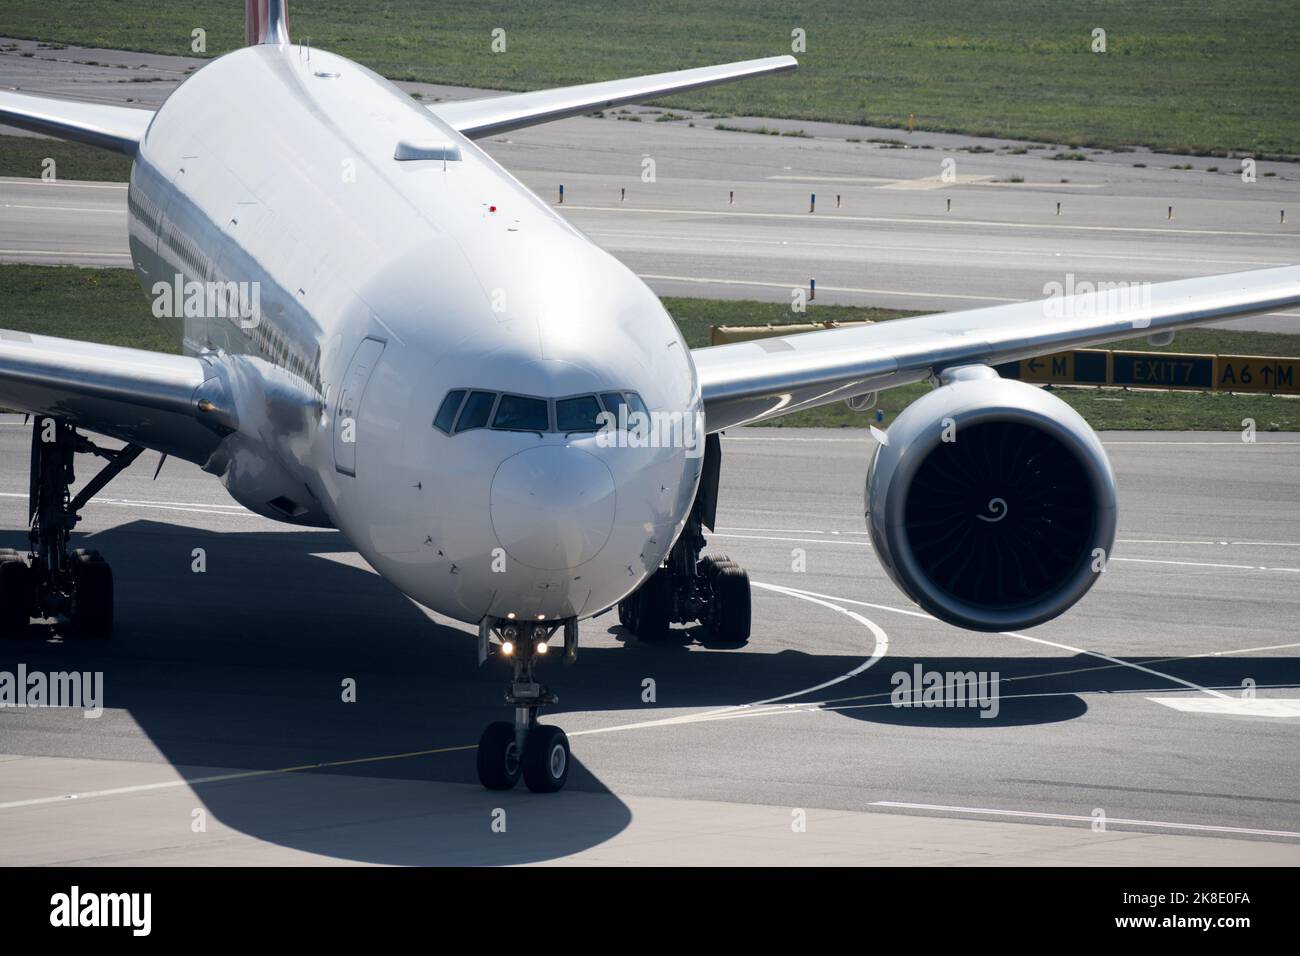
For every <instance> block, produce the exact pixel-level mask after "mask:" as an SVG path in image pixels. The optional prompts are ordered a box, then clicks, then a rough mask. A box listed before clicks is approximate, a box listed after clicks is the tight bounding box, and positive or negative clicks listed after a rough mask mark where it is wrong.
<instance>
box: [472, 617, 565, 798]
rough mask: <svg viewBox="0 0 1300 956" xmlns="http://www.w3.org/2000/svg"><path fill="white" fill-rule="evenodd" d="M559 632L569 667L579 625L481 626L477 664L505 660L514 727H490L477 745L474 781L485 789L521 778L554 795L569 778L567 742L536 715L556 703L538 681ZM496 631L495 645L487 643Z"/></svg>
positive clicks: (502, 786)
mask: <svg viewBox="0 0 1300 956" xmlns="http://www.w3.org/2000/svg"><path fill="white" fill-rule="evenodd" d="M561 629H563V634H564V659H565V662H566V663H572V662H573V661H574V660H575V659H576V658H577V654H578V622H577V621H576V620H570V621H566V622H564V623H563V624H560V623H558V622H557V623H551V624H544V623H542V622H531V621H526V622H517V621H513V620H500V619H494V618H485V619H484V620H483V622H482V623H481V624H480V625H479V662H480V663H482V662H483V661H484V660H486V659H487V656H488V655H489V653H491V652H492V650H493V648H495V652H496V653H497V654H499V655H501V656H504V657H509V658H510V659H511V663H512V664H513V665H514V677H513V679H512V680H511V681H510V685H509V687H508V688H507V689H506V703H507V704H508V705H509V706H511V707H513V708H514V712H515V720H514V723H510V722H509V721H504V720H501V721H497V722H496V723H493V724H488V727H487V729H486V730H485V731H483V736H482V737H480V738H479V742H478V779H479V782H480V783H482V784H483V786H485V787H487V788H488V789H489V790H509V789H511V788H512V787H514V785H515V784H516V783H518V782H519V778H520V777H521V776H522V777H523V778H524V783H525V784H527V786H528V789H529V790H532V791H534V792H535V793H554V792H555V791H557V790H559V789H560V788H561V787H563V786H564V784H565V781H567V780H568V779H569V765H570V763H571V762H572V758H571V756H570V753H569V738H568V737H567V736H565V733H564V731H563V730H561V729H560V728H559V727H555V726H552V725H550V724H539V723H538V722H537V713H538V711H540V710H541V709H542V707H543V706H545V705H547V704H554V703H556V701H558V700H559V698H558V697H556V696H555V695H554V694H552V693H551V692H550V691H549V690H548V689H547V687H546V685H545V684H543V683H541V681H539V680H538V679H537V675H536V673H535V667H536V665H537V662H538V661H539V660H540V659H541V658H543V657H546V656H547V655H548V654H553V653H554V652H553V651H552V648H551V639H552V638H553V637H554V635H555V634H556V632H557V631H560V630H561ZM493 633H495V634H496V635H497V637H498V639H499V641H500V643H499V644H496V645H493V644H492V643H491V635H492V634H493Z"/></svg>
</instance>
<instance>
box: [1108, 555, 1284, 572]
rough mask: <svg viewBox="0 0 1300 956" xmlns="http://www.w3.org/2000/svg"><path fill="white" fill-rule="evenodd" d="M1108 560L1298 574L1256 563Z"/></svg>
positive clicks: (1147, 559) (1146, 559) (1138, 559)
mask: <svg viewBox="0 0 1300 956" xmlns="http://www.w3.org/2000/svg"><path fill="white" fill-rule="evenodd" d="M1110 560H1111V561H1112V562H1115V561H1127V562H1129V563H1131V564H1172V565H1176V566H1178V567H1183V568H1217V569H1219V570H1222V571H1281V572H1284V573H1290V574H1300V568H1267V567H1264V566H1262V565H1257V564H1210V563H1209V562H1206V561H1170V560H1165V559H1160V558H1111V559H1110Z"/></svg>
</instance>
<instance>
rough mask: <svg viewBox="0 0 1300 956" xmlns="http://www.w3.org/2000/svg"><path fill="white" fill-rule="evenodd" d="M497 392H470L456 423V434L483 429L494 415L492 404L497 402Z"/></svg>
mask: <svg viewBox="0 0 1300 956" xmlns="http://www.w3.org/2000/svg"><path fill="white" fill-rule="evenodd" d="M496 399H497V396H496V393H495V392H470V393H469V398H467V399H465V407H464V408H463V409H461V412H460V418H459V419H458V420H457V422H456V433H457V434H460V433H461V432H467V431H469V430H470V429H471V428H483V427H485V426H486V425H487V423H488V416H489V415H490V414H492V404H493V403H494V402H495V401H496Z"/></svg>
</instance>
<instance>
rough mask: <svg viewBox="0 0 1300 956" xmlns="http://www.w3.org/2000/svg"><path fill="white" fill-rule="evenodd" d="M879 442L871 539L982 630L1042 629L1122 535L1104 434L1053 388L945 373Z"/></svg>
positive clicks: (869, 493)
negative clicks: (1117, 530)
mask: <svg viewBox="0 0 1300 956" xmlns="http://www.w3.org/2000/svg"><path fill="white" fill-rule="evenodd" d="M941 381H942V382H944V383H945V384H942V385H941V387H939V388H936V389H935V390H934V391H932V392H930V393H928V394H927V395H925V396H924V397H922V398H920V399H918V400H917V401H916V402H913V403H912V404H911V405H910V406H908V408H907V409H905V410H904V411H903V412H902V413H901V414H900V415H899V416H898V418H897V419H895V421H894V423H893V424H892V425H890V427H889V430H888V432H886V433H884V434H883V435H878V436H877V437H879V438H882V439H883V441H882V442H881V444H880V445H879V446H878V447H877V449H876V452H875V456H874V457H873V458H872V461H871V466H870V468H869V470H868V472H867V487H866V516H867V524H868V527H869V529H870V533H871V540H872V543H873V544H874V546H875V548H876V553H877V554H878V555H879V557H880V560H881V563H882V564H884V566H885V570H886V571H888V572H889V575H890V577H892V578H893V579H894V582H895V583H896V584H897V585H898V586H899V587H900V588H901V589H902V590H903V592H904V593H905V594H907V596H908V597H910V598H911V599H912V600H913V601H915V602H916V603H917V604H919V605H920V606H921V607H922V608H924V609H925V610H926V611H928V612H930V613H931V614H933V615H934V616H935V617H937V618H939V619H941V620H943V621H947V622H948V623H950V624H956V625H958V626H959V627H965V628H969V629H972V630H977V631H1005V630H1013V629H1016V628H1024V627H1032V626H1033V625H1035V624H1040V623H1042V622H1043V621H1047V620H1050V619H1052V618H1054V617H1056V616H1057V615H1058V614H1060V613H1062V612H1063V611H1065V610H1066V609H1067V608H1069V607H1070V606H1071V605H1073V604H1074V603H1075V602H1076V601H1078V600H1079V599H1080V598H1081V597H1083V595H1084V594H1086V593H1087V591H1088V589H1089V588H1090V587H1092V585H1093V583H1094V582H1095V581H1096V580H1097V577H1098V576H1099V575H1100V573H1101V572H1102V571H1104V570H1105V566H1106V561H1107V560H1108V559H1109V557H1110V552H1111V546H1112V545H1113V544H1114V541H1115V523H1116V517H1117V512H1116V500H1115V499H1116V494H1115V475H1114V473H1113V472H1112V471H1111V467H1110V462H1109V460H1107V458H1106V453H1105V451H1104V450H1103V449H1102V445H1101V440H1100V439H1099V438H1098V437H1097V434H1096V432H1094V431H1093V430H1092V429H1091V428H1090V427H1089V426H1088V423H1087V422H1085V421H1084V420H1083V418H1081V417H1080V416H1079V414H1078V413H1077V412H1075V411H1074V409H1072V408H1070V406H1068V405H1066V404H1065V403H1064V402H1062V401H1061V400H1060V399H1059V398H1057V397H1056V396H1054V395H1052V394H1051V393H1050V392H1046V391H1044V390H1042V389H1039V388H1035V387H1033V386H1031V385H1026V384H1025V383H1023V382H1017V381H1013V380H1009V379H1002V378H998V377H997V373H996V372H994V371H993V370H992V369H989V368H986V367H983V366H978V367H966V368H960V369H955V370H950V371H949V372H946V373H945V374H944V376H943V377H942V379H941Z"/></svg>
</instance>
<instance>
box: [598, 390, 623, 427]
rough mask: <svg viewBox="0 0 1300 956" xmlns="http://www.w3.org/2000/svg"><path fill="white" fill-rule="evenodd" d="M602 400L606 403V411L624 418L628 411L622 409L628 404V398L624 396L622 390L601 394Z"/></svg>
mask: <svg viewBox="0 0 1300 956" xmlns="http://www.w3.org/2000/svg"><path fill="white" fill-rule="evenodd" d="M600 400H601V401H602V402H604V403H605V411H607V412H609V413H610V414H611V415H613V416H614V417H615V418H617V419H620V420H622V418H623V416H624V415H626V414H627V412H623V411H620V409H622V408H623V407H624V406H626V405H627V399H626V398H624V397H623V393H622V392H605V393H604V394H603V395H601V396H600Z"/></svg>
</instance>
